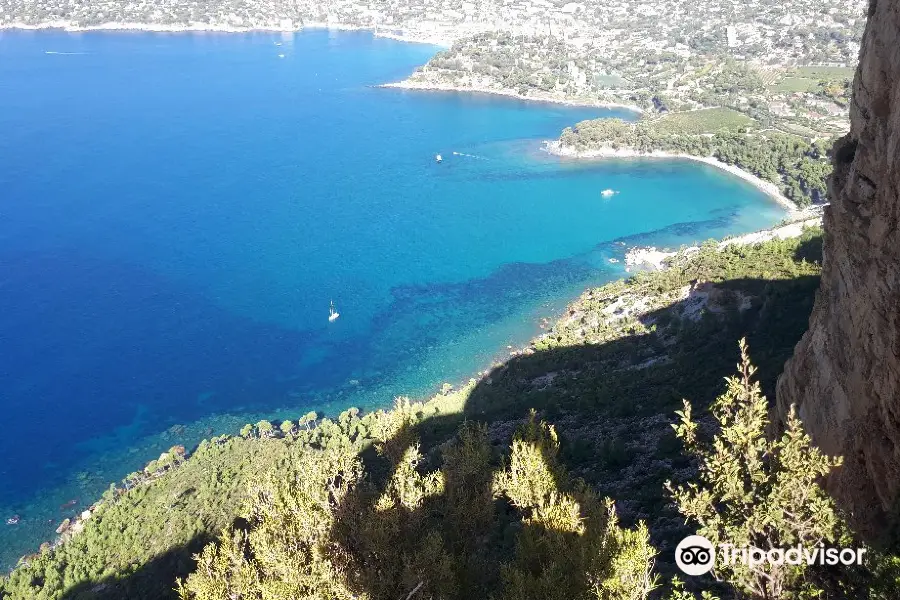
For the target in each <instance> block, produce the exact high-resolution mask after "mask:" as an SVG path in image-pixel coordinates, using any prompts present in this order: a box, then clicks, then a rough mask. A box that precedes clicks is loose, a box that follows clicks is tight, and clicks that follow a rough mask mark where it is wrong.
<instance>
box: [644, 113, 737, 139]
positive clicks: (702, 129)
mask: <svg viewBox="0 0 900 600" xmlns="http://www.w3.org/2000/svg"><path fill="white" fill-rule="evenodd" d="M753 123H754V121H753V119H751V118H750V117H748V116H747V115H745V114H744V113H740V112H738V111H736V110H732V109H730V108H704V109H700V110H692V111H687V112H680V113H668V114H665V115H663V116H661V117H659V118H657V119H655V120H654V121H653V125H654V128H655V129H656V131H658V132H660V133H665V134H683V135H699V134H704V133H720V132H737V131H741V130H743V129H745V128H746V127H748V126H750V125H752V124H753Z"/></svg>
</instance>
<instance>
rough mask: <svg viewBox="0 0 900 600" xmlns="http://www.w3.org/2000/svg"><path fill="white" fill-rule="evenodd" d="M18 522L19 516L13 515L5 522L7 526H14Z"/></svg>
mask: <svg viewBox="0 0 900 600" xmlns="http://www.w3.org/2000/svg"><path fill="white" fill-rule="evenodd" d="M18 522H19V515H13V516H11V517H10V518H8V519H7V520H6V524H7V525H16V524H18Z"/></svg>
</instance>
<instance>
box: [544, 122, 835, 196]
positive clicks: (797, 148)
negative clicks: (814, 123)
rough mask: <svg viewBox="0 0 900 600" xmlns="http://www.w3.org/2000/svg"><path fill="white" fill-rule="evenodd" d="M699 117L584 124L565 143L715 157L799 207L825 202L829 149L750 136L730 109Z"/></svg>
mask: <svg viewBox="0 0 900 600" xmlns="http://www.w3.org/2000/svg"><path fill="white" fill-rule="evenodd" d="M697 112H698V113H702V114H700V115H698V117H695V118H691V117H689V116H688V117H686V116H685V113H680V114H677V115H667V116H664V117H660V118H657V119H642V120H640V121H637V122H635V123H629V122H626V121H622V120H620V119H594V120H590V121H582V122H581V123H578V124H577V125H575V127H568V128H566V129H565V130H564V131H563V133H562V136H561V137H560V143H561V145H562V146H563V147H564V148H571V149H574V150H576V151H579V152H582V151H590V150H596V149H598V148H608V149H611V150H634V151H637V152H648V153H649V152H654V151H664V152H671V153H684V154H690V155H693V156H711V157H714V158H716V159H718V160H720V161H722V162H724V163H726V164H729V165H734V166H736V167H739V168H740V169H742V170H744V171H747V172H749V173H752V174H753V175H756V176H757V177H759V178H761V179H763V180H765V181H769V182H771V183H774V184H775V185H777V186H778V187H779V189H780V190H781V192H782V193H783V194H784V195H785V196H786V197H787V198H788V199H790V200H792V201H793V202H794V203H795V204H797V206H800V207H803V206H807V205H809V204H811V203H812V202H819V201H821V200H822V199H823V198H824V195H825V189H826V178H827V177H828V174H829V173H830V172H831V164H830V162H829V161H828V158H827V150H826V148H828V147H829V144H828V143H826V142H824V141H816V142H809V141H807V140H806V139H804V138H801V137H798V136H795V135H789V134H783V133H776V132H762V133H760V132H756V133H751V132H746V131H745V128H743V127H742V126H741V121H740V117H739V116H735V114H736V113H735V114H732V113H733V111H730V112H729V111H727V109H720V110H717V111H716V112H713V113H710V112H709V111H697ZM687 114H688V115H690V114H692V113H687ZM686 118H687V124H685V119H686ZM679 129H680V131H679ZM691 130H693V131H694V132H696V131H702V130H705V131H706V132H707V133H692V132H691Z"/></svg>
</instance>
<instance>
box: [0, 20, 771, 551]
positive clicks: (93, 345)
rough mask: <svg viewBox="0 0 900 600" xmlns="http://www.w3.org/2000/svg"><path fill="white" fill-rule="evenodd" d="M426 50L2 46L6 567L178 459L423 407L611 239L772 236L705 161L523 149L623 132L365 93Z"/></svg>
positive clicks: (494, 104) (340, 45)
mask: <svg viewBox="0 0 900 600" xmlns="http://www.w3.org/2000/svg"><path fill="white" fill-rule="evenodd" d="M436 50H437V49H436V48H435V47H432V46H426V45H417V44H406V43H401V42H396V41H391V40H384V39H378V38H373V37H372V36H371V35H370V34H367V33H346V32H343V33H333V32H325V31H314V32H304V33H299V34H296V35H294V34H291V35H280V34H246V35H245V34H168V35H167V34H147V33H84V34H66V33H61V32H46V31H45V32H11V31H4V32H0V415H2V418H3V421H4V423H5V425H4V427H3V435H0V565H9V564H12V563H13V562H14V561H15V559H16V558H17V557H18V556H19V555H21V554H23V553H25V552H28V551H34V549H35V548H36V547H37V545H38V544H39V543H40V542H41V541H42V540H45V539H51V538H52V535H53V530H54V529H55V527H56V525H57V524H58V523H59V521H60V520H62V519H63V518H64V517H66V516H71V515H73V514H75V513H76V512H79V511H80V510H83V509H84V507H86V506H87V505H89V504H90V503H91V502H92V501H94V500H95V499H96V498H97V497H98V496H99V494H100V492H101V491H102V490H103V489H104V488H105V487H107V486H108V484H109V482H111V481H114V480H118V479H120V478H121V477H123V476H124V475H125V474H127V473H128V472H130V471H133V470H136V469H139V468H141V467H142V466H143V464H144V463H145V462H147V461H148V460H150V459H152V458H155V457H156V456H157V455H158V454H159V452H161V451H163V450H165V449H167V448H168V447H169V446H171V445H173V444H175V443H186V444H188V445H191V444H194V443H196V442H197V441H198V440H199V439H201V438H202V437H206V436H208V435H210V434H211V433H224V432H234V431H236V429H237V428H238V427H239V426H240V424H241V423H243V422H247V421H250V420H251V419H252V420H257V419H259V418H262V417H264V416H269V417H282V416H285V417H286V416H290V417H294V418H296V417H297V416H299V415H301V414H302V413H304V412H306V411H308V410H310V409H319V410H324V411H326V412H330V413H336V412H337V411H339V410H340V409H341V408H343V407H346V406H347V405H351V404H354V405H358V406H362V407H368V408H371V407H380V406H386V405H389V404H390V403H391V402H392V398H393V397H395V396H397V395H401V394H403V395H410V396H414V397H416V396H425V395H428V394H430V393H433V392H434V391H436V390H437V389H438V388H439V387H440V384H441V383H442V382H444V381H448V382H452V383H457V382H460V381H463V380H465V379H468V377H470V376H471V375H473V374H474V373H476V372H477V371H478V370H480V369H483V368H485V367H487V366H488V365H489V364H490V362H491V361H492V360H493V359H495V358H497V357H501V356H503V355H504V354H506V353H507V352H508V351H507V349H506V346H507V345H508V344H513V345H518V344H522V343H524V342H525V341H527V340H528V339H529V338H530V337H532V336H533V335H535V334H536V333H538V332H539V328H538V319H539V318H540V317H543V316H546V317H552V316H553V315H554V314H556V313H557V312H558V311H559V310H560V309H561V308H562V307H564V306H565V304H566V302H567V301H569V300H571V299H572V298H573V297H575V296H577V295H578V293H579V292H580V291H581V290H582V289H583V288H585V287H587V286H589V285H592V284H597V283H601V282H604V281H607V280H610V279H613V278H617V277H620V276H622V274H623V273H622V266H621V263H610V262H609V259H610V258H621V257H622V254H623V251H624V249H625V245H636V244H641V245H651V244H656V245H669V246H677V245H679V244H682V243H689V242H692V241H695V240H702V239H706V238H709V237H721V236H724V235H728V234H735V233H741V232H747V231H752V230H755V229H759V228H762V227H766V226H769V225H771V224H773V223H774V222H776V221H778V220H779V219H781V218H782V217H783V210H782V209H781V208H779V207H778V206H777V205H776V204H775V203H774V202H772V201H771V200H770V199H768V198H766V197H765V196H764V195H763V194H762V193H760V192H758V191H757V190H756V189H755V188H753V187H751V186H750V185H749V184H746V183H745V182H743V181H741V180H739V179H736V178H733V177H731V176H730V175H728V174H725V173H722V172H720V171H718V170H716V169H714V168H712V167H708V166H705V165H700V164H695V163H689V162H682V161H654V160H623V161H606V162H574V161H561V160H560V159H557V158H554V157H551V156H549V155H547V154H546V153H544V152H542V151H541V150H540V145H541V141H542V140H545V139H550V138H555V137H557V136H558V134H559V131H560V130H561V129H562V128H563V127H565V126H567V125H571V124H573V123H575V122H577V121H579V120H582V119H586V118H591V117H597V116H605V117H613V116H619V117H626V118H633V117H632V116H631V115H630V114H629V113H624V112H615V111H608V110H601V109H591V108H572V107H564V106H557V105H550V104H537V103H525V102H519V101H515V100H510V99H505V98H498V97H489V96H482V95H471V94H453V93H430V92H412V91H402V90H395V89H384V88H377V87H374V85H375V84H378V83H384V82H389V81H395V80H399V79H402V78H403V77H404V76H406V75H407V74H409V73H410V72H411V71H412V70H413V69H414V68H415V67H416V66H417V65H419V64H422V63H424V62H425V61H426V60H427V59H428V58H429V57H430V56H431V55H432V54H433V53H434V52H436ZM437 153H440V154H442V155H443V158H444V160H443V162H441V163H440V164H438V163H437V162H436V161H435V160H434V157H435V154H437ZM606 188H610V189H614V190H617V191H618V192H619V193H618V194H616V195H614V196H612V197H610V198H608V199H604V198H603V197H601V195H600V191H601V190H603V189H606ZM332 300H333V301H334V303H335V306H336V308H337V310H338V311H339V312H340V313H341V317H340V318H339V319H338V320H337V321H335V322H334V323H329V322H328V319H327V317H328V308H329V302H330V301H332ZM179 425H181V426H183V427H178V426H179ZM73 500H74V504H73V503H72V501H73ZM12 515H19V517H20V521H19V523H18V524H16V525H6V524H5V522H6V519H7V518H8V517H10V516H12Z"/></svg>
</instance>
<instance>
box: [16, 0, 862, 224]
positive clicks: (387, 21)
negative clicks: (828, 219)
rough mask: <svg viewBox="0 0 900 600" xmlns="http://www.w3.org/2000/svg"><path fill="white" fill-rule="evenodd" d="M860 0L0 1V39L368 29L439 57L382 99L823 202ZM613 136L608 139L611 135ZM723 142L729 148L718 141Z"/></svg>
mask: <svg viewBox="0 0 900 600" xmlns="http://www.w3.org/2000/svg"><path fill="white" fill-rule="evenodd" d="M865 5H866V3H865V1H864V0H851V1H849V2H842V1H840V0H823V1H821V2H819V1H813V0H798V1H795V2H791V3H790V5H789V6H784V5H783V3H778V2H773V1H771V0H750V1H748V2H744V3H741V4H740V5H735V4H733V3H731V2H726V1H725V0H713V1H712V2H709V3H703V4H702V5H698V4H696V3H693V2H690V1H689V0H674V1H668V0H612V1H609V2H600V1H598V0H585V1H581V2H564V1H563V0H558V1H556V2H551V1H548V0H484V1H479V2H475V1H471V0H451V1H449V2H438V1H436V0H373V1H372V2H368V3H365V4H363V3H359V2H356V1H354V0H334V1H331V2H327V3H320V2H313V1H311V0H300V1H298V2H281V1H273V0H249V1H248V2H243V3H240V4H239V5H236V4H228V3H221V2H216V1H212V0H207V1H197V0H194V1H191V0H163V1H161V2H154V3H153V4H152V5H151V4H148V3H146V2H140V1H136V0H105V1H104V2H91V3H68V4H64V3H59V2H56V1H55V0H36V1H35V2H24V1H22V0H4V1H3V2H2V3H0V27H2V28H11V27H19V28H47V27H59V28H65V29H75V30H85V29H143V30H152V31H189V30H196V31H250V30H270V31H295V30H300V29H303V28H321V27H328V28H335V29H354V30H355V29H364V30H370V31H373V32H374V33H375V34H376V35H380V36H386V37H391V38H396V39H401V40H408V41H419V42H427V43H432V44H438V45H442V46H445V47H446V49H444V50H442V51H440V52H438V53H437V54H436V55H435V56H434V57H432V58H431V59H430V60H429V61H428V62H427V64H425V65H423V66H421V67H420V68H419V69H417V70H416V71H415V72H414V73H412V74H411V75H410V77H409V78H407V79H406V80H404V81H402V82H396V83H393V84H389V85H390V86H391V87H403V88H409V89H433V90H462V91H477V92H487V93H493V94H503V95H507V96H513V97H517V98H524V99H533V100H541V101H552V102H564V103H570V104H584V105H595V106H617V107H629V108H632V109H634V110H635V111H637V112H639V113H641V114H642V117H641V119H640V121H639V122H638V123H637V124H635V125H633V126H630V127H631V130H630V131H629V130H628V129H627V128H626V127H625V126H623V125H621V124H615V123H606V124H602V123H597V122H594V123H589V122H588V123H581V124H578V125H577V126H575V127H573V128H571V129H569V130H566V132H563V134H562V137H561V138H560V140H559V142H560V143H559V146H558V149H559V150H560V151H562V152H564V153H565V154H566V155H567V156H581V155H586V154H592V155H593V156H597V155H598V154H597V152H596V151H597V150H603V149H605V148H609V147H612V148H613V149H614V150H617V151H620V150H630V151H634V152H638V153H645V152H660V151H662V152H668V153H674V154H688V155H691V156H697V157H701V158H714V159H716V160H717V161H720V162H722V163H726V164H728V165H733V166H735V167H737V168H739V169H741V170H743V171H746V172H748V173H750V174H751V175H753V176H755V177H758V178H760V179H762V180H765V181H768V182H770V183H772V184H773V185H775V186H777V187H778V189H779V191H780V193H781V194H782V195H784V196H785V197H787V198H788V199H789V200H790V202H791V203H793V204H795V205H797V206H805V205H807V204H810V203H819V202H822V201H823V195H822V192H823V190H824V177H825V176H826V175H827V173H828V172H829V170H830V167H829V165H828V161H827V157H826V152H825V151H824V148H826V147H830V145H831V143H832V141H833V139H834V138H835V137H837V136H840V135H842V134H844V133H845V132H846V131H847V130H848V128H849V120H848V110H847V105H848V95H849V87H850V79H851V77H852V74H853V69H852V68H851V67H850V65H852V64H854V61H855V60H856V56H857V54H858V52H859V42H860V39H861V36H862V32H863V26H864V23H865V16H866V6H865ZM606 134H610V135H612V136H614V138H615V139H614V140H610V139H608V138H606V137H604V136H605V135H606ZM726 136H730V137H726Z"/></svg>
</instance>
